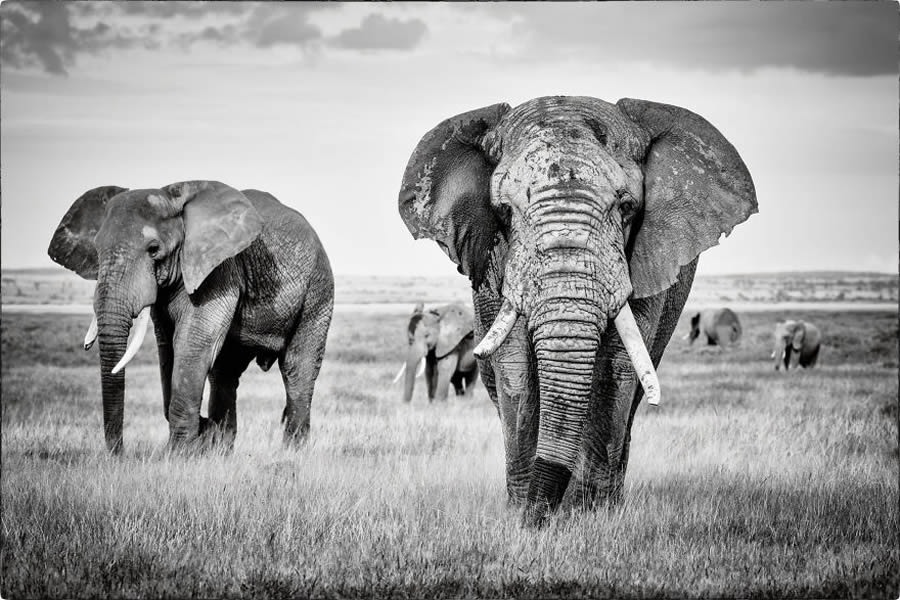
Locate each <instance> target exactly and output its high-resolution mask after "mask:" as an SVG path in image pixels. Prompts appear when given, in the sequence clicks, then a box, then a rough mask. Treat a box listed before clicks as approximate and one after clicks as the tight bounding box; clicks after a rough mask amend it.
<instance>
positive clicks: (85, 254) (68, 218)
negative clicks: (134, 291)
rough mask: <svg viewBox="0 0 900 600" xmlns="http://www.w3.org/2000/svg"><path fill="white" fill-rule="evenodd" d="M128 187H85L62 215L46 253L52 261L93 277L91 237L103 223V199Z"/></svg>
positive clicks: (94, 263) (94, 259)
mask: <svg viewBox="0 0 900 600" xmlns="http://www.w3.org/2000/svg"><path fill="white" fill-rule="evenodd" d="M126 191H128V190H127V189H126V188H122V187H118V186H115V185H105V186H102V187H98V188H94V189H92V190H88V191H86V192H85V193H83V194H82V195H81V196H79V197H78V199H77V200H75V202H73V203H72V206H71V208H69V211H68V212H67V213H66V214H65V215H64V216H63V218H62V221H60V222H59V226H58V227H57V228H56V231H55V232H53V239H51V240H50V247H49V248H47V254H48V255H50V258H51V259H53V262H55V263H57V264H60V265H62V266H64V267H65V268H67V269H69V270H71V271H75V272H76V273H78V274H79V275H81V276H82V277H84V278H85V279H97V269H98V268H99V266H98V261H97V248H96V247H95V246H94V237H95V236H96V235H97V232H98V231H99V230H100V225H102V224H103V219H104V217H105V215H106V203H107V202H108V201H109V199H110V198H112V197H113V196H116V195H118V194H121V193H122V192H126Z"/></svg>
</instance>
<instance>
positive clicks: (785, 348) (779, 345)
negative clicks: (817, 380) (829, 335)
mask: <svg viewBox="0 0 900 600" xmlns="http://www.w3.org/2000/svg"><path fill="white" fill-rule="evenodd" d="M774 338H775V348H774V350H772V358H773V359H775V370H776V371H777V370H778V369H779V368H781V365H784V370H785V371H787V370H788V369H790V368H791V354H793V353H797V359H796V360H794V361H793V363H794V366H797V364H798V363H799V364H800V366H801V367H803V368H804V369H811V368H812V367H814V366H816V361H818V359H819V350H820V349H821V347H822V333H821V332H820V331H819V328H818V327H816V326H815V325H813V324H812V323H807V322H806V321H794V320H787V321H783V322H778V323H776V324H775V336H774Z"/></svg>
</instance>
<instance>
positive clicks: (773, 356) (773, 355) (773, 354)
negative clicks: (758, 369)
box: [769, 350, 775, 358]
mask: <svg viewBox="0 0 900 600" xmlns="http://www.w3.org/2000/svg"><path fill="white" fill-rule="evenodd" d="M769 358H775V351H774V350H772V356H770V357H769Z"/></svg>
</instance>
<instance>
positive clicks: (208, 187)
mask: <svg viewBox="0 0 900 600" xmlns="http://www.w3.org/2000/svg"><path fill="white" fill-rule="evenodd" d="M163 191H164V192H166V194H168V195H169V197H170V198H171V199H172V201H173V203H174V204H175V206H176V207H183V217H184V244H183V245H182V248H181V276H182V278H183V279H184V287H185V289H186V290H187V292H188V294H193V293H194V292H195V291H196V290H197V288H199V287H200V284H202V283H203V281H204V280H205V279H206V277H207V276H208V275H209V274H210V273H211V272H212V270H213V269H215V268H216V267H217V266H219V265H220V264H221V263H222V262H223V261H224V260H226V259H228V258H231V257H232V256H234V255H236V254H238V253H239V252H241V251H243V250H245V249H246V248H247V247H248V246H249V245H250V244H251V243H253V240H255V239H256V238H257V236H259V234H260V232H261V231H262V217H260V215H259V213H258V212H257V211H256V208H254V206H253V204H252V203H251V202H250V200H249V199H248V198H247V197H246V196H244V194H242V193H241V192H239V191H238V190H236V189H234V188H233V187H230V186H227V185H225V184H224V183H220V182H218V181H183V182H181V183H173V184H172V185H168V186H166V187H164V188H163Z"/></svg>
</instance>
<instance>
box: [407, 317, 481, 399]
mask: <svg viewBox="0 0 900 600" xmlns="http://www.w3.org/2000/svg"><path fill="white" fill-rule="evenodd" d="M424 308H425V307H424V306H423V305H422V304H419V305H417V306H416V308H415V310H413V314H412V316H411V317H410V319H409V324H408V325H407V329H406V332H407V348H406V364H405V371H404V381H403V401H404V402H410V401H411V400H412V395H413V389H414V386H415V380H416V371H417V367H418V364H419V361H420V360H422V359H423V358H424V359H425V381H426V383H427V386H428V401H429V402H431V401H433V400H435V399H436V400H438V401H439V402H445V401H446V400H447V394H448V392H449V390H450V384H451V383H452V384H453V389H454V390H455V391H456V395H457V396H461V395H463V394H469V395H471V392H472V389H473V388H474V385H475V380H476V379H477V378H478V363H476V362H475V356H474V355H473V354H472V349H473V348H475V338H474V335H473V331H474V325H473V321H474V317H473V315H472V311H471V310H470V309H468V308H466V307H465V306H463V305H461V304H445V305H443V306H439V307H437V308H434V309H430V310H427V311H426V310H425V309H424Z"/></svg>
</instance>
